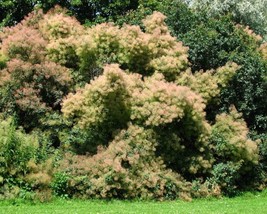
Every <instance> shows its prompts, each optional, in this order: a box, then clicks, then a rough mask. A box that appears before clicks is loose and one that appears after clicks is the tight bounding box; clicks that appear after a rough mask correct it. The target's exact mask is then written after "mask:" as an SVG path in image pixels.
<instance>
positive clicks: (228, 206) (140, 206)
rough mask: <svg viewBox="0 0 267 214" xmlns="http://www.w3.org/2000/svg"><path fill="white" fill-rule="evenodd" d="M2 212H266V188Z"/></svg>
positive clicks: (1, 207)
mask: <svg viewBox="0 0 267 214" xmlns="http://www.w3.org/2000/svg"><path fill="white" fill-rule="evenodd" d="M0 213H1V214H2V213H3V214H11V213H12V214H13V213H18V214H24V213H25V214H35V213H56V214H61V213H62V214H63V213H64V214H85V213H114V214H116V213H118V214H119V213H153V214H154V213H155V214H157V213H158V214H165V213H166V214H168V213H179V214H180V213H181V214H182V213H185V214H189V213H196V214H205V213H207V214H215V213H218V214H221V213H223V214H228V213H237V214H243V213H249V214H265V213H266V214H267V191H265V192H263V193H261V194H245V195H243V196H240V197H235V198H223V199H198V200H193V201H192V202H184V201H165V202H153V201H119V200H113V201H101V200H87V201H82V200H63V199H62V200H60V199H57V200H54V201H52V202H49V203H37V204H31V203H29V202H16V203H14V202H13V203H12V202H10V201H1V202H0Z"/></svg>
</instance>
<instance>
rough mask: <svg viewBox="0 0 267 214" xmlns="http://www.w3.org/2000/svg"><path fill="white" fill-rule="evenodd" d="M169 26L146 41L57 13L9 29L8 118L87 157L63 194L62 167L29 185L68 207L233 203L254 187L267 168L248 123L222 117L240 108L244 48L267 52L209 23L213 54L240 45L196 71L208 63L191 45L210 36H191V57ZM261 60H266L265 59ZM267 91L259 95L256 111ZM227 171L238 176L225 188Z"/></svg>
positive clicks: (37, 167)
mask: <svg viewBox="0 0 267 214" xmlns="http://www.w3.org/2000/svg"><path fill="white" fill-rule="evenodd" d="M183 9H185V8H183ZM165 18H166V17H165V16H164V15H163V14H161V13H159V12H154V13H153V14H152V15H151V16H148V17H147V18H146V19H145V20H144V21H143V25H142V29H141V28H140V27H139V26H132V25H123V26H121V27H119V26H116V25H115V24H113V23H102V24H99V25H96V26H92V27H84V26H82V25H80V24H79V22H78V21H77V20H76V19H74V18H72V17H69V16H68V15H67V14H66V11H64V10H62V9H61V8H58V7H57V8H55V9H54V10H52V11H50V12H49V13H47V14H43V13H42V12H38V13H35V14H31V15H30V16H29V17H28V18H26V19H25V20H24V21H23V22H22V23H20V24H19V25H17V26H15V27H12V28H5V29H3V32H2V33H1V36H0V38H1V50H0V53H1V59H0V60H1V61H0V62H1V73H0V80H1V83H0V95H1V97H0V98H1V99H0V105H1V111H2V112H3V113H5V114H7V115H8V114H11V115H13V114H15V116H16V118H17V121H18V123H19V124H20V125H22V126H23V127H24V128H25V129H26V130H27V131H28V132H30V131H32V130H34V129H36V130H38V131H39V132H42V134H41V135H42V138H46V136H48V137H49V139H50V140H52V141H53V145H54V146H61V149H63V150H64V149H65V150H67V149H71V148H74V150H73V151H74V152H76V153H78V154H76V155H72V156H68V155H66V156H65V157H64V158H63V160H62V161H61V162H60V164H59V168H58V170H57V173H56V174H54V176H53V181H52V183H51V179H52V177H51V174H52V173H53V170H52V169H53V166H54V165H53V164H52V161H50V162H49V161H48V162H45V161H43V162H42V164H41V163H36V162H34V161H31V162H30V166H29V167H28V168H29V171H27V173H26V174H27V176H26V177H25V182H26V183H27V185H28V184H29V185H30V187H31V188H32V189H34V190H41V189H42V188H43V189H45V190H46V191H48V192H49V186H48V185H47V184H49V183H51V188H52V189H53V191H54V193H55V194H56V195H59V196H63V197H82V198H91V197H100V198H112V197H118V198H135V197H141V198H155V199H174V198H190V197H195V196H200V195H202V196H204V195H206V196H207V195H209V194H211V195H214V194H215V195H216V194H220V191H221V190H222V191H226V192H229V190H230V189H231V188H233V189H234V188H235V187H236V189H239V188H241V187H243V186H244V185H246V183H248V182H251V181H252V180H253V179H252V178H251V179H247V180H245V181H243V182H242V185H241V184H240V183H239V181H240V178H241V176H242V175H243V174H244V173H250V172H252V171H253V169H254V168H255V166H257V164H258V159H259V157H258V153H259V151H258V147H257V144H256V142H255V141H252V140H250V139H249V136H248V129H247V127H246V123H245V122H244V121H243V120H242V119H241V118H240V117H239V116H236V115H238V113H237V112H235V113H230V114H229V115H228V114H226V113H224V114H221V115H217V112H218V105H223V104H224V103H225V105H224V107H225V110H226V111H228V108H227V107H228V106H229V104H231V103H227V102H226V99H222V95H223V93H226V92H227V91H229V88H231V87H232V85H233V84H234V83H235V78H236V76H238V75H239V74H240V70H241V71H242V69H245V68H244V67H242V64H241V65H237V64H236V63H234V62H231V61H235V62H242V60H241V59H244V58H241V59H240V61H238V60H237V59H238V58H237V56H240V55H237V54H236V53H237V50H236V48H237V47H239V46H238V45H237V46H235V44H236V42H237V43H238V42H240V41H241V42H240V43H242V44H243V45H244V53H245V51H247V50H248V51H251V50H257V51H258V48H259V44H258V42H257V41H256V40H255V37H254V35H250V36H249V35H247V33H245V31H246V29H245V30H244V29H243V28H242V27H240V26H235V25H233V23H231V22H230V21H229V22H228V19H224V20H223V21H221V22H225V23H224V25H223V26H222V27H221V26H220V22H219V21H218V23H217V21H216V20H213V21H210V22H209V23H208V25H210V28H209V29H208V32H207V34H205V33H204V35H208V36H207V38H210V37H209V36H211V39H210V40H208V41H213V39H214V38H215V40H216V42H215V43H212V45H213V44H218V43H217V38H221V37H222V35H225V34H226V35H228V34H229V35H230V34H231V32H233V31H234V32H235V33H236V34H235V35H238V36H240V37H239V39H234V40H233V41H232V42H230V44H229V52H227V51H221V52H220V53H219V54H218V55H215V56H214V60H213V59H212V58H211V59H212V60H211V64H209V63H207V64H205V63H203V65H202V60H203V61H205V60H206V59H207V57H209V56H210V55H209V54H207V55H205V53H204V54H203V56H202V55H201V57H200V59H201V60H200V61H201V63H199V64H197V63H194V60H195V62H197V59H198V58H197V57H196V58H193V57H192V56H193V54H192V53H197V55H198V53H199V47H200V46H198V45H199V41H196V43H194V42H192V40H191V39H192V38H191V37H190V36H188V35H189V34H190V33H192V35H198V36H200V34H201V33H200V34H197V33H199V31H197V32H195V31H194V28H191V29H192V31H190V33H188V34H187V33H185V34H184V35H183V37H182V38H183V39H184V41H187V42H188V44H192V46H193V51H191V52H190V49H189V50H188V48H187V47H185V46H184V45H183V43H182V42H179V41H177V38H175V37H174V36H172V34H171V32H170V30H169V28H168V27H167V25H166V24H165V22H164V20H165ZM190 19H191V18H190ZM196 20H197V19H196ZM229 23H230V24H229ZM201 27H202V28H203V26H202V25H200V26H198V28H197V29H200V28H201ZM228 27H229V28H228ZM202 28H201V29H202ZM214 28H215V29H218V32H217V31H216V30H214ZM225 28H227V29H228V30H226V31H224V30H225ZM203 29H204V28H203ZM203 29H202V30H203ZM173 30H175V28H173ZM184 30H185V28H184ZM204 30H205V29H204ZM204 30H203V32H205V31H204ZM211 31H212V32H211ZM21 32H25V34H23V35H21V34H20V33H21ZM174 32H175V31H174ZM200 32H202V31H200ZM194 33H196V34H194ZM224 33H225V34H224ZM201 35H202V34H201ZM204 37H205V38H203V39H206V36H204ZM197 38H199V37H197ZM223 38H224V37H223ZM24 40H25V42H23V41H24ZM220 41H222V43H223V44H225V42H226V43H227V40H226V39H222V40H220ZM240 43H238V44H240ZM207 44H209V42H207V43H204V46H205V45H207ZM223 44H222V47H223V46H224V45H223ZM194 45H195V46H194ZM212 45H211V48H213V46H212ZM246 45H247V46H246ZM204 46H201V47H204ZM233 46H234V47H233ZM194 47H195V49H194ZM226 47H228V46H226ZM242 47H243V46H242ZM205 48H206V47H205ZM38 50H39V51H38ZM259 50H260V51H261V54H262V55H260V54H258V55H257V54H256V55H257V56H259V59H261V58H260V57H262V56H264V47H262V48H261V49H259ZM214 53H216V54H217V49H216V48H215V49H214ZM228 53H230V56H228ZM246 53H247V52H246ZM250 53H252V51H251V52H250ZM256 55H255V56H256ZM188 56H189V57H188ZM190 57H191V58H190ZM253 57H254V55H253ZM188 59H189V60H188ZM190 61H191V63H192V64H190ZM228 61H229V62H228ZM206 62H208V61H207V60H206ZM190 65H192V69H191V68H190ZM215 65H216V66H215ZM263 65H264V64H262V66H263ZM202 66H203V67H202ZM205 66H206V67H205ZM203 68H204V70H201V69H203ZM206 69H208V70H206ZM245 72H246V71H245ZM256 76H257V75H256ZM262 76H264V75H262ZM262 76H261V74H260V77H262ZM257 77H259V76H257ZM253 78H254V76H253ZM241 80H242V81H243V79H242V78H241ZM248 82H249V81H248ZM249 84H250V83H249ZM259 85H260V87H261V86H262V85H261V82H260V83H259ZM232 88H234V89H236V88H237V87H232ZM249 90H250V92H251V90H252V88H249ZM222 91H223V93H222ZM263 91H264V89H263V88H260V89H259V91H258V92H255V93H258V94H259V96H255V99H258V97H261V95H262V92H263ZM70 92H71V93H70ZM250 92H249V93H250ZM245 93H246V92H245ZM67 94H68V95H67ZM66 95H67V96H66ZM64 96H66V97H65V99H63V97H64ZM242 96H243V95H242ZM242 96H241V97H242ZM225 97H226V96H225ZM229 97H230V96H228V98H229ZM240 99H241V98H240ZM240 99H239V100H237V101H229V102H234V103H236V102H237V103H238V102H239V101H240ZM253 99H254V98H253ZM62 100H63V102H62ZM229 100H230V99H229ZM241 100H242V99H241ZM264 102H265V101H262V102H261V103H262V107H261V108H262V109H264ZM258 104H259V103H257V107H255V109H254V110H255V111H257V110H259V105H258ZM237 108H241V107H240V106H238V105H237ZM241 109H242V110H244V109H245V108H241ZM244 111H245V110H244ZM60 112H62V113H63V115H62V114H61V113H60ZM207 114H208V115H207ZM211 114H212V116H210V115H211ZM260 114H264V113H262V112H260ZM216 115H217V117H216ZM244 116H245V118H246V116H247V115H246V114H244ZM207 118H208V119H209V120H210V121H212V122H214V124H213V123H210V122H209V121H208V120H207ZM215 118H217V119H215ZM255 118H256V116H255ZM257 118H258V117H257ZM246 119H247V118H246ZM253 122H254V120H252V122H251V123H249V125H250V126H251V124H252V123H253ZM233 126H234V128H233ZM68 144H70V147H69V145H68ZM18 145H19V144H18ZM22 145H24V144H22ZM25 145H27V144H25ZM262 151H263V150H262ZM229 159H230V160H229ZM45 165H47V166H49V167H48V169H47V168H46V167H45ZM50 166H51V167H50ZM224 169H225V170H226V171H227V172H228V173H226V174H223V175H222V176H220V172H222V171H223V170H224ZM225 183H226V184H225ZM243 184H244V185H243ZM194 190H197V192H196V193H193V191H194Z"/></svg>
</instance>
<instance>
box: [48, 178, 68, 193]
mask: <svg viewBox="0 0 267 214" xmlns="http://www.w3.org/2000/svg"><path fill="white" fill-rule="evenodd" d="M68 179H69V176H68V175H67V174H66V173H55V174H54V177H53V181H52V183H51V188H52V190H53V191H54V195H56V196H59V197H62V198H68V197H69V196H68V194H67V190H68Z"/></svg>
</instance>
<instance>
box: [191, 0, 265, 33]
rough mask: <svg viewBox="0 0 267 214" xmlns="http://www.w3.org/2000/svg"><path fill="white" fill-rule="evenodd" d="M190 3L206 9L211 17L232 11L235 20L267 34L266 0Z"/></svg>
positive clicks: (224, 0) (200, 0)
mask: <svg viewBox="0 0 267 214" xmlns="http://www.w3.org/2000/svg"><path fill="white" fill-rule="evenodd" d="M190 4H191V7H192V8H194V9H195V10H201V11H205V13H207V15H208V16H210V17H219V16H222V15H225V14H228V13H230V14H231V15H232V17H233V20H234V21H235V22H237V23H240V24H242V25H246V26H249V27H250V28H251V29H253V30H254V31H255V32H257V33H258V34H261V35H262V36H266V33H267V21H266V18H267V9H266V8H267V1H266V0H263V1H261V0H260V1H259V0H256V1H252V0H233V1H227V0H223V1H221V0H219V1H218V0H217V1H210V0H193V1H191V3H190Z"/></svg>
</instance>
